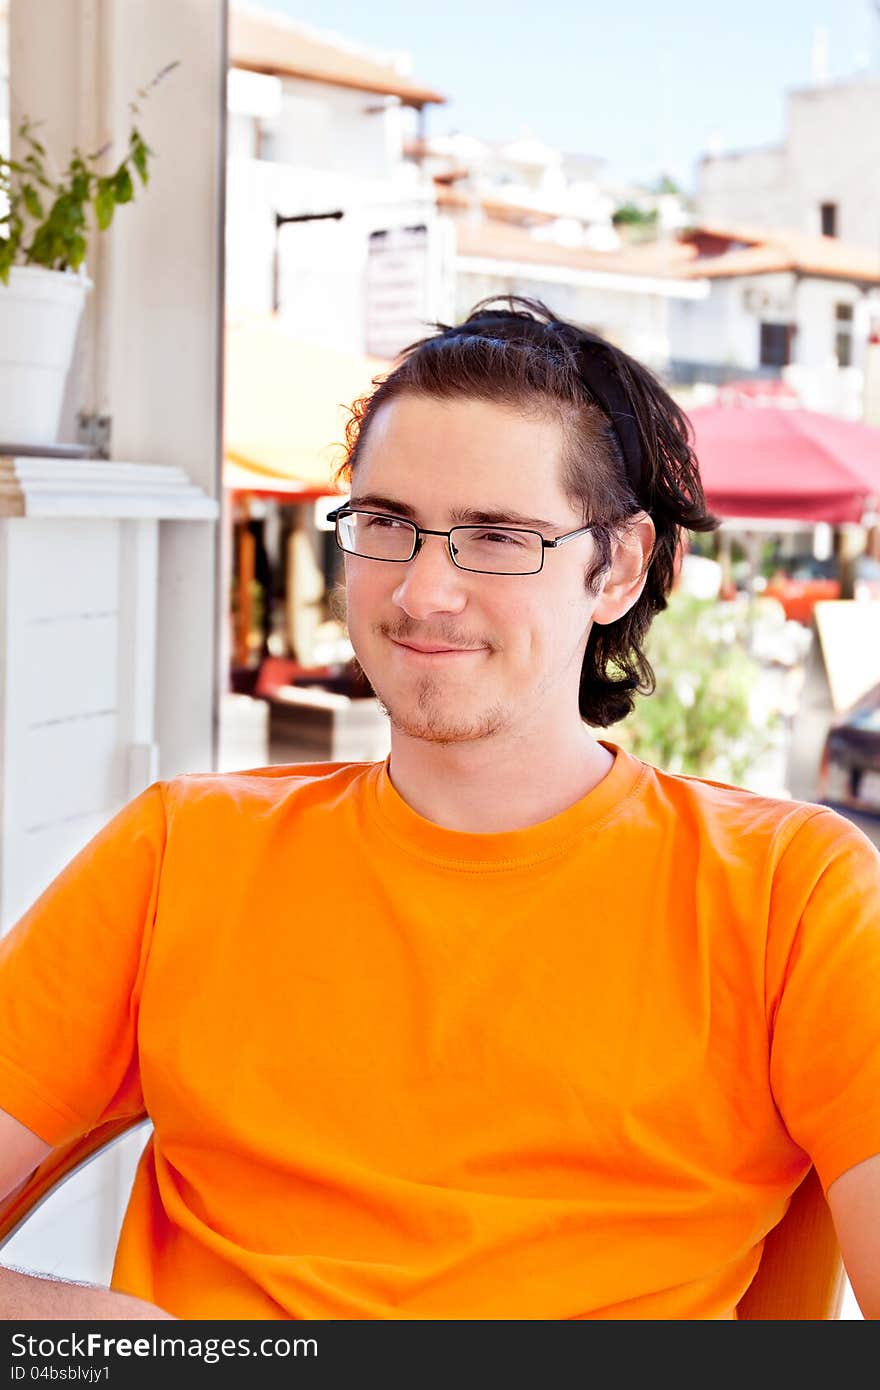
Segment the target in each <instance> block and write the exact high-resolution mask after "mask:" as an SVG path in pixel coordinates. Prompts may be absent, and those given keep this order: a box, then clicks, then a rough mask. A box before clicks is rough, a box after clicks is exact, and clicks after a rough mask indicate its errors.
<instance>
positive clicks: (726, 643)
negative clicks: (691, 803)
mask: <svg viewBox="0 0 880 1390" xmlns="http://www.w3.org/2000/svg"><path fill="white" fill-rule="evenodd" d="M755 621H756V615H755V608H754V606H750V605H749V604H748V602H743V603H736V602H721V601H719V600H717V599H702V598H695V597H693V596H692V595H690V594H686V593H681V592H674V593H673V594H672V596H671V598H670V602H669V607H668V608H667V609H666V610H665V612H663V613H660V614H659V615H658V616H657V618H656V619H655V620H654V625H653V627H652V628H651V631H650V633H649V636H648V641H647V644H646V652H647V656H648V659H649V661H650V662H651V665H652V666H653V668H654V673H655V675H656V678H657V688H656V690H655V692H654V694H653V695H648V696H644V697H639V698H638V699H637V702H636V707H635V709H634V710H633V712H632V714H631V715H629V716H628V718H627V719H625V720H624V721H623V722H622V723H621V724H619V725H616V726H615V727H614V730H613V732H612V735H611V736H612V739H613V740H614V741H615V742H617V743H619V744H620V745H621V746H622V747H624V748H627V749H629V751H630V752H632V753H634V754H635V755H636V756H637V757H639V758H643V759H644V760H645V762H649V763H653V764H654V765H655V766H657V767H660V768H662V769H664V770H665V771H667V772H678V773H686V774H690V775H693V776H698V777H709V778H712V779H714V780H715V781H720V782H731V783H734V784H735V785H744V784H745V783H746V781H747V779H748V775H749V772H750V770H751V769H752V768H754V766H755V764H756V762H757V761H758V760H759V759H760V758H761V757H762V756H763V755H765V754H766V753H768V752H770V751H771V749H773V748H774V747H775V746H776V745H777V743H778V736H779V732H780V728H781V725H782V715H781V714H780V713H778V712H776V711H773V710H770V711H765V710H762V708H761V699H760V692H759V680H760V674H761V666H760V663H759V662H758V661H757V660H756V659H755V658H754V657H753V656H752V655H751V653H750V649H749V648H750V634H751V631H752V624H753V623H754V622H755Z"/></svg>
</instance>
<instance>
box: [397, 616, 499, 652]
mask: <svg viewBox="0 0 880 1390" xmlns="http://www.w3.org/2000/svg"><path fill="white" fill-rule="evenodd" d="M377 631H378V632H380V633H381V634H382V636H383V637H390V638H391V640H392V642H421V643H423V644H424V645H425V646H430V645H431V644H432V643H436V645H437V646H438V647H465V648H467V649H469V650H474V651H475V650H476V649H477V648H478V647H488V648H489V650H490V651H493V652H494V651H497V649H498V644H497V642H495V641H493V639H492V638H491V637H486V636H478V637H474V636H469V635H467V634H465V633H461V632H455V631H453V630H452V629H451V628H448V627H441V628H440V629H439V630H437V631H431V632H426V631H425V630H424V629H423V628H420V627H416V626H414V625H413V624H412V623H397V624H396V625H395V626H394V627H391V626H389V625H388V624H387V623H380V624H378V625H377Z"/></svg>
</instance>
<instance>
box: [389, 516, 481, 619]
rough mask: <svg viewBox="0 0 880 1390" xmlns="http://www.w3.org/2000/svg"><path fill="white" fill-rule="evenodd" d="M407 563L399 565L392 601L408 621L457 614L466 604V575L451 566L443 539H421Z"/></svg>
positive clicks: (432, 537) (427, 537)
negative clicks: (398, 574)
mask: <svg viewBox="0 0 880 1390" xmlns="http://www.w3.org/2000/svg"><path fill="white" fill-rule="evenodd" d="M421 542H422V543H421V546H420V547H419V549H418V551H417V552H416V554H415V555H414V556H413V558H412V559H411V560H408V561H407V563H406V564H405V565H401V570H402V571H403V573H402V575H401V580H400V583H399V584H398V585H397V587H396V589H395V590H394V601H395V603H397V604H399V605H400V607H401V608H403V609H404V610H405V612H407V613H408V614H409V615H410V617H411V618H425V617H428V616H429V615H430V614H431V613H438V612H444V613H458V612H460V611H461V610H462V609H463V608H464V606H465V603H466V602H467V573H466V571H465V570H460V569H459V568H458V567H457V566H456V565H455V564H453V562H452V557H451V555H450V554H449V544H448V542H447V540H446V537H445V536H422V538H421Z"/></svg>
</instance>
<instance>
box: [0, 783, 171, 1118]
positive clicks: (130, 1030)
mask: <svg viewBox="0 0 880 1390" xmlns="http://www.w3.org/2000/svg"><path fill="white" fill-rule="evenodd" d="M164 846H165V810H164V793H163V787H162V784H161V783H158V782H157V783H154V784H153V785H152V786H151V787H148V788H147V790H146V791H144V792H141V793H140V795H139V796H136V797H135V798H133V800H131V801H130V802H128V804H127V805H126V806H124V807H123V808H122V810H121V811H119V812H118V813H117V814H116V815H115V816H114V817H113V818H112V819H111V820H110V821H109V822H108V823H107V825H105V826H104V827H103V828H102V829H101V830H100V831H99V832H98V834H97V835H95V836H94V837H93V838H92V839H91V840H90V841H89V842H88V844H86V845H85V847H84V848H83V849H81V850H80V851H79V853H78V854H76V855H75V856H74V858H73V859H71V860H70V862H69V863H68V864H67V865H66V866H65V868H64V869H62V871H61V872H60V873H59V874H58V875H57V877H56V878H55V879H53V881H52V882H51V883H50V884H49V886H48V887H47V888H46V889H45V890H44V891H43V892H42V893H41V895H40V896H39V897H38V898H37V900H36V901H35V902H34V903H33V905H32V906H31V907H30V908H29V910H28V911H27V912H26V913H25V914H24V916H23V917H22V918H20V919H19V921H18V922H17V923H16V924H15V925H14V926H13V927H12V928H11V929H10V930H9V931H8V932H7V933H6V934H5V936H3V938H2V939H0V1107H2V1109H4V1110H7V1111H8V1112H9V1113H10V1114H11V1115H13V1116H14V1117H15V1118H16V1119H17V1120H19V1121H20V1122H21V1123H22V1124H24V1125H26V1126H27V1127H28V1129H31V1130H33V1131H34V1133H35V1134H37V1135H39V1137H40V1138H41V1139H43V1140H44V1141H45V1142H46V1143H49V1144H53V1145H57V1144H60V1143H64V1142H67V1141H68V1140H70V1139H73V1138H76V1137H77V1136H78V1135H80V1134H83V1133H86V1132H88V1131H89V1130H90V1129H92V1128H93V1127H94V1126H95V1125H96V1124H97V1123H99V1122H100V1121H102V1120H105V1119H112V1118H116V1117H117V1116H122V1115H127V1114H133V1113H135V1112H136V1111H137V1110H138V1109H139V1108H140V1106H141V1105H142V1103H143V1101H142V1094H141V1088H140V1073H139V1067H138V1056H137V1021H138V1008H139V1002H140V993H141V987H142V982H143V974H144V969H145V965H146V960H147V953H148V950H149V942H150V937H151V932H152V926H153V920H154V916H155V912H156V904H157V898H158V892H159V880H160V873H161V866H162V856H163V851H164Z"/></svg>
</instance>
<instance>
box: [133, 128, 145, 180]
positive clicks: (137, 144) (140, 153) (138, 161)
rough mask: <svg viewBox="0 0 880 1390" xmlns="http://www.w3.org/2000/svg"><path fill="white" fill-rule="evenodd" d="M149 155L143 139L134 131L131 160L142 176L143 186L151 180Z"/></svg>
mask: <svg viewBox="0 0 880 1390" xmlns="http://www.w3.org/2000/svg"><path fill="white" fill-rule="evenodd" d="M147 154H148V150H147V146H146V145H145V144H144V142H143V140H142V139H141V137H140V136H139V135H138V134H137V131H134V130H133V131H132V139H131V158H132V161H133V162H134V167H135V168H136V169H137V171H138V173H139V174H140V176H141V183H143V184H146V183H147V182H148V180H149V175H148V173H147Z"/></svg>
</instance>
